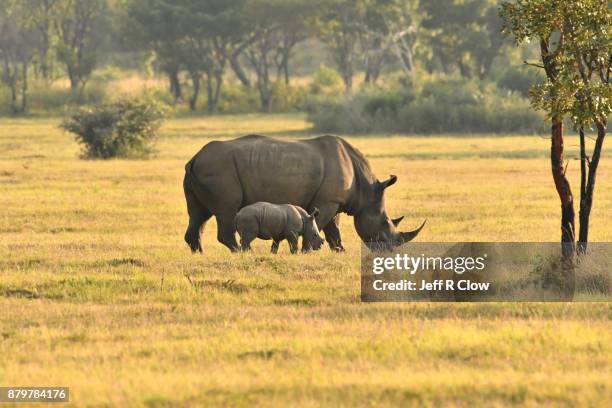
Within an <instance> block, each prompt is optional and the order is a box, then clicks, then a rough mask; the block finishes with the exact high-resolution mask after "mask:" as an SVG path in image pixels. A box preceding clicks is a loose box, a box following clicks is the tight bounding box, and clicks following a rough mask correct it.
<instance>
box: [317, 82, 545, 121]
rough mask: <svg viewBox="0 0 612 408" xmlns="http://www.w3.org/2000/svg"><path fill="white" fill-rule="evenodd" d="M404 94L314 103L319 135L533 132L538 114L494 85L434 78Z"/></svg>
mask: <svg viewBox="0 0 612 408" xmlns="http://www.w3.org/2000/svg"><path fill="white" fill-rule="evenodd" d="M419 85H420V91H416V90H413V89H410V90H406V91H404V92H402V93H398V92H392V91H385V90H376V91H372V90H370V91H369V92H367V93H364V92H361V93H358V94H356V95H354V96H352V97H349V98H347V99H344V100H331V101H330V100H328V101H320V100H319V101H318V102H313V103H312V104H311V106H310V110H309V119H310V120H311V121H312V122H313V124H314V127H315V129H316V130H318V131H324V132H340V133H373V132H403V133H477V132H494V133H511V132H512V133H515V132H526V133H534V132H538V131H540V130H542V129H543V126H544V122H543V120H542V115H540V114H539V113H537V112H534V111H533V109H532V108H531V107H530V105H529V101H528V100H527V99H525V98H523V97H521V96H520V95H518V94H516V93H513V92H508V91H502V90H500V89H498V88H497V87H496V86H495V84H493V83H484V82H478V81H468V80H464V79H443V78H442V79H441V78H432V79H429V80H427V81H424V82H423V83H421V84H419Z"/></svg>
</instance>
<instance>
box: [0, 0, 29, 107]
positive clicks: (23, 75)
mask: <svg viewBox="0 0 612 408" xmlns="http://www.w3.org/2000/svg"><path fill="white" fill-rule="evenodd" d="M23 6H24V4H23V3H21V2H18V1H7V0H2V1H0V61H1V69H2V70H1V77H0V78H1V80H2V82H3V83H4V84H5V85H6V86H8V87H9V89H10V91H11V100H10V107H11V111H12V112H13V113H20V112H25V111H26V110H27V92H28V69H29V67H30V64H31V62H32V58H33V57H34V54H35V51H36V47H37V36H36V32H35V30H34V28H33V27H32V26H31V25H30V24H29V21H28V18H27V16H28V12H27V9H26V8H24V7H23ZM19 95H20V96H21V102H19Z"/></svg>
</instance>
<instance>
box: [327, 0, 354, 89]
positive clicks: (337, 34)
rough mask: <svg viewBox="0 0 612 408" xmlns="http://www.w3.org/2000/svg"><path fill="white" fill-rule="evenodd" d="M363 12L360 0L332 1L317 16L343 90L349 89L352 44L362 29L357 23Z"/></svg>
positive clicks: (350, 87)
mask: <svg viewBox="0 0 612 408" xmlns="http://www.w3.org/2000/svg"><path fill="white" fill-rule="evenodd" d="M363 12H364V3H363V1H362V0H335V1H332V3H331V4H330V6H328V11H327V12H326V13H325V14H324V15H323V16H322V17H321V18H320V19H319V32H320V36H321V39H322V40H323V42H324V43H325V44H326V45H327V47H328V48H329V50H330V53H331V57H332V60H333V61H334V64H335V65H336V69H337V70H338V72H339V73H340V76H341V77H342V81H343V82H344V88H345V91H346V92H347V93H348V92H350V91H351V89H352V88H353V76H354V74H355V59H356V57H357V47H356V46H357V43H358V41H359V37H360V35H361V34H362V30H363V25H362V24H361V23H360V21H361V16H363Z"/></svg>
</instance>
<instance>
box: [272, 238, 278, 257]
mask: <svg viewBox="0 0 612 408" xmlns="http://www.w3.org/2000/svg"><path fill="white" fill-rule="evenodd" d="M279 245H280V240H278V239H276V238H274V240H273V241H272V248H271V250H270V252H272V253H273V254H277V253H278V246H279Z"/></svg>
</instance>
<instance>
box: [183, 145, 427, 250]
mask: <svg viewBox="0 0 612 408" xmlns="http://www.w3.org/2000/svg"><path fill="white" fill-rule="evenodd" d="M396 181H397V177H396V176H391V177H390V178H389V179H387V180H385V181H378V179H377V178H376V176H374V173H373V172H372V170H371V168H370V164H369V163H368V161H367V160H366V158H365V157H364V156H363V154H361V152H359V151H358V150H357V149H356V148H354V147H353V146H351V145H350V144H349V143H348V142H347V141H345V140H343V139H342V138H340V137H336V136H321V137H317V138H314V139H307V140H299V141H284V140H277V139H273V138H270V137H266V136H259V135H249V136H244V137H240V138H238V139H234V140H229V141H213V142H210V143H208V144H207V145H205V146H204V147H203V148H202V149H201V150H200V151H199V152H198V153H197V154H196V155H195V156H194V157H193V158H192V159H191V160H190V161H189V162H188V163H187V165H186V166H185V179H184V182H183V187H184V190H185V198H186V199H187V211H188V213H189V226H188V228H187V232H186V233H185V241H186V242H187V244H189V246H190V248H191V250H192V252H196V251H200V252H202V245H201V242H200V232H201V231H202V229H203V227H204V225H205V223H206V221H207V220H208V219H209V218H210V217H211V216H213V215H214V216H215V217H216V219H217V226H218V232H217V239H218V240H219V242H221V243H222V244H224V245H225V246H227V247H228V248H229V249H230V250H232V251H236V250H238V248H239V247H238V244H237V242H236V237H235V233H236V228H235V225H234V217H235V216H236V213H237V212H238V211H239V210H240V209H241V208H242V207H244V206H246V205H249V204H253V203H255V202H258V201H267V202H270V203H276V204H285V203H286V204H294V205H298V206H300V207H302V208H304V209H306V210H307V211H312V209H314V208H315V207H316V208H318V209H319V215H318V216H317V218H316V220H317V225H318V226H319V228H321V229H323V232H324V233H325V239H326V240H327V242H328V244H329V246H330V248H331V249H332V250H336V251H342V250H343V247H342V241H341V239H340V231H339V229H338V221H339V214H340V213H346V214H348V215H352V216H353V217H354V221H355V229H356V230H357V233H358V234H359V237H361V239H362V240H363V241H364V243H366V245H368V246H370V247H377V248H380V247H383V248H387V249H390V248H393V247H394V246H398V245H401V244H403V243H405V242H408V241H410V240H412V239H413V238H414V237H416V236H417V235H418V233H419V232H420V231H421V229H422V228H423V226H424V225H425V222H423V224H422V225H421V226H420V227H419V228H417V229H415V230H414V231H409V232H398V231H396V229H395V227H396V226H397V225H398V224H399V223H400V221H401V220H402V219H403V218H404V217H400V218H397V219H394V220H391V219H389V217H388V216H387V212H386V211H385V205H384V204H385V199H384V191H385V189H386V188H387V187H389V186H391V185H393V184H395V182H396Z"/></svg>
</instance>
